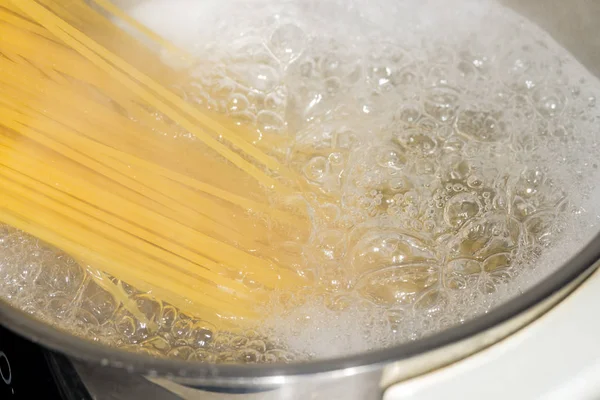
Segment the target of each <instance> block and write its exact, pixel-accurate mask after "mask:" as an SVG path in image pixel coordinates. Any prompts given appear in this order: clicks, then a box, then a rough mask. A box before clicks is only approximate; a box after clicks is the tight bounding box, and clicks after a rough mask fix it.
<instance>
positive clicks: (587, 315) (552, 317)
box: [385, 271, 600, 400]
mask: <svg viewBox="0 0 600 400" xmlns="http://www.w3.org/2000/svg"><path fill="white" fill-rule="evenodd" d="M599 311H600V271H599V272H596V273H594V275H593V276H591V277H590V278H589V279H588V280H587V281H586V282H584V283H583V284H582V286H580V287H579V288H578V289H577V290H576V291H575V292H574V293H573V294H571V295H570V296H569V297H567V298H566V299H565V300H564V301H563V302H561V303H560V304H558V305H557V306H556V307H555V308H553V309H552V310H550V311H549V312H548V313H546V314H545V315H544V316H542V317H541V318H540V319H538V320H536V321H534V322H533V323H532V324H531V325H529V326H527V327H526V328H524V329H522V330H521V331H519V332H517V333H515V334H514V335H512V336H510V337H509V338H507V339H505V340H503V341H501V342H500V343H498V344H496V345H494V346H492V347H490V348H488V349H486V350H484V351H482V352H480V353H477V354H475V355H474V356H471V357H469V358H467V359H465V360H463V361H460V362H457V363H455V364H453V365H451V366H449V367H446V368H443V369H440V370H438V371H435V372H432V373H430V374H427V375H424V376H421V377H418V378H415V379H412V380H410V381H407V382H404V383H401V384H398V385H396V386H394V387H392V388H391V389H390V390H389V391H388V393H386V396H385V400H409V399H410V400H429V399H431V400H434V399H435V400H437V399H460V400H475V399H476V400H482V399H485V400H496V399H498V400H506V399H511V400H520V399H524V400H525V399H526V400H530V399H545V400H546V399H547V400H559V399H560V400H563V399H565V400H584V399H585V400H588V399H589V400H594V399H600V312H599Z"/></svg>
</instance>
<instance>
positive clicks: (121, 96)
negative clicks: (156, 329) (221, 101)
mask: <svg viewBox="0 0 600 400" xmlns="http://www.w3.org/2000/svg"><path fill="white" fill-rule="evenodd" d="M4 3H6V4H4ZM4 3H3V4H2V8H0V53H1V54H2V57H0V70H1V71H2V74H0V93H2V94H1V95H0V184H1V185H2V188H3V189H2V190H3V196H2V199H1V200H0V221H2V222H4V223H7V224H10V225H12V226H14V227H16V228H18V229H21V230H23V231H25V232H28V233H30V234H33V235H35V236H37V237H39V238H40V239H42V240H44V241H46V242H47V243H49V244H52V245H54V246H56V247H59V248H61V249H63V250H64V251H66V252H68V253H70V254H71V255H72V256H74V257H75V258H76V259H78V260H80V261H81V262H82V263H85V264H89V265H91V266H92V267H93V268H95V269H98V270H101V271H103V272H104V273H107V274H109V275H111V276H113V277H116V278H118V279H119V280H122V281H125V282H127V283H129V284H131V285H133V286H135V287H137V288H138V289H140V290H143V291H147V292H150V293H152V294H153V295H154V296H156V297H157V298H159V299H161V300H164V301H167V302H169V303H172V304H173V305H175V306H176V307H179V308H181V309H182V310H184V311H185V312H188V313H190V314H192V315H198V316H200V317H201V318H203V319H206V320H209V321H211V322H213V323H214V324H215V325H222V324H223V323H224V321H226V320H227V319H228V318H236V319H240V318H250V317H253V316H254V310H253V304H255V303H256V302H260V301H262V300H263V299H264V296H265V290H270V289H275V288H283V289H285V288H287V289H292V288H294V287H297V286H300V285H303V284H304V281H303V279H301V278H300V277H299V276H298V274H297V273H296V272H295V271H293V270H291V269H288V268H286V266H288V265H291V264H292V263H294V260H293V259H292V258H290V257H288V256H286V254H285V252H282V251H280V250H279V249H277V248H276V246H273V243H286V242H289V241H290V240H291V241H293V240H294V239H297V238H298V236H303V235H304V236H305V235H306V229H308V228H307V227H308V224H307V222H306V219H305V218H303V217H304V216H303V215H298V214H297V209H296V208H292V209H288V210H272V209H271V208H270V204H269V203H268V202H267V201H266V195H265V194H264V192H265V191H264V190H262V187H264V186H266V187H267V188H268V189H271V190H274V191H275V193H277V194H282V196H286V195H289V194H290V193H293V192H294V190H295V189H294V188H288V187H287V186H285V185H284V184H283V183H284V182H285V183H290V184H295V182H297V181H298V180H297V179H295V178H294V174H293V173H292V172H291V171H289V170H287V169H286V168H285V167H284V166H282V165H280V164H279V162H278V161H277V160H275V159H274V158H271V157H270V156H268V155H266V154H265V153H263V152H262V151H260V150H258V148H257V147H255V146H253V145H252V143H250V142H249V141H247V140H245V139H244V136H247V137H249V135H245V134H244V133H243V131H242V133H240V130H239V129H235V128H236V125H235V124H228V122H227V121H226V120H224V119H222V118H216V117H214V116H207V115H206V114H203V113H201V112H199V111H198V110H197V109H196V108H194V107H192V106H190V105H189V104H187V103H185V102H184V101H183V100H182V99H181V98H180V97H178V96H177V95H175V94H174V93H173V92H172V91H170V90H169V89H167V88H166V87H165V86H163V85H162V83H163V82H165V83H167V84H172V83H173V82H176V81H178V80H180V81H181V80H182V79H183V78H182V77H183V76H184V75H185V74H182V73H181V71H174V70H172V69H169V68H167V67H164V66H163V65H162V64H161V63H159V62H154V63H150V64H148V63H147V62H140V60H146V61H148V60H149V59H152V58H153V57H154V55H153V54H152V53H151V52H148V51H146V50H145V49H143V46H142V45H140V44H139V43H137V42H136V41H135V40H134V39H132V38H129V37H128V36H127V35H126V34H125V33H123V32H122V31H120V33H119V35H122V36H118V35H117V33H116V31H115V29H116V28H115V27H114V25H113V24H112V23H110V21H107V20H106V18H104V17H103V16H101V15H100V14H97V13H95V12H94V11H93V10H92V9H91V8H89V7H88V6H86V5H85V4H83V3H77V2H74V3H73V2H70V3H69V7H68V8H67V7H62V6H61V5H60V4H58V2H54V1H40V2H36V1H29V0H18V1H9V2H6V1H5V2H4ZM72 3H73V4H72ZM71 5H73V6H71ZM104 5H105V6H107V5H109V3H104ZM107 8H108V9H109V10H110V7H107ZM51 10H52V11H51ZM113 11H114V10H113ZM81 16H83V17H85V18H81ZM63 18H65V19H63ZM73 21H78V22H80V23H81V22H85V23H89V24H90V26H93V27H96V28H102V29H105V30H106V31H108V32H112V33H113V35H112V36H111V35H102V34H101V33H102V30H98V31H97V32H96V33H97V34H98V36H99V37H110V38H111V40H115V41H116V40H117V39H121V37H123V38H126V39H123V41H122V43H124V45H123V46H124V47H125V48H126V49H127V51H126V52H125V53H127V54H130V55H133V58H134V59H135V60H136V61H137V62H138V65H143V66H148V65H151V67H148V68H145V70H144V72H141V71H140V70H138V69H137V68H136V67H134V66H133V65H132V64H131V63H129V62H128V61H126V60H124V59H123V58H121V57H119V56H117V55H115V54H114V53H112V52H111V51H110V50H108V49H107V48H106V47H103V46H102V45H100V44H99V43H98V42H96V41H95V40H94V39H92V38H91V37H90V36H87V35H86V34H83V33H82V32H80V31H79V30H77V29H76V28H75V27H74V26H73V25H71V23H72V22H73ZM92 30H93V29H92ZM86 32H87V31H86ZM119 46H121V43H120V44H119ZM153 61H156V60H155V59H153ZM159 65H160V67H159ZM165 71H166V72H165ZM157 116H161V117H162V118H157ZM182 132H189V133H191V134H193V135H194V136H195V137H196V138H197V139H198V140H196V141H194V142H193V143H192V145H190V142H189V141H186V142H182V141H177V140H173V139H172V136H174V135H177V134H179V135H181V134H182ZM219 139H222V140H219ZM198 166H201V168H199V167H198ZM215 171H218V173H215ZM280 176H283V177H285V179H284V180H280V179H279V177H280ZM252 181H255V182H256V183H257V184H258V186H257V184H256V183H252V184H248V182H252ZM240 187H242V188H243V189H245V192H242V193H240ZM247 189H252V190H250V192H251V193H254V194H255V195H254V196H248V190H247ZM248 210H251V211H252V212H257V213H259V214H260V213H262V214H263V215H264V216H265V217H264V218H262V220H261V218H254V217H253V216H252V215H248ZM290 227H291V228H293V229H290ZM278 228H281V229H278ZM291 232H294V234H295V237H289V234H290V233H291ZM256 287H259V288H260V290H258V289H256Z"/></svg>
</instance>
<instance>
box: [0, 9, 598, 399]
mask: <svg viewBox="0 0 600 400" xmlns="http://www.w3.org/2000/svg"><path fill="white" fill-rule="evenodd" d="M133 1H135V0H133ZM503 3H505V4H506V5H508V6H510V7H511V8H513V9H515V10H516V11H517V12H519V13H522V14H523V15H525V16H526V17H528V18H529V19H531V20H533V21H534V22H536V23H537V24H538V25H540V26H541V27H542V28H544V29H545V30H547V31H548V32H550V34H551V35H552V36H553V37H554V38H555V39H556V40H557V41H558V42H559V43H561V44H562V45H563V46H564V47H565V48H567V49H568V50H569V51H571V53H572V54H573V55H574V56H575V57H576V58H578V59H579V60H580V61H581V63H582V64H584V65H585V66H586V67H587V68H588V69H589V70H590V71H591V72H592V73H594V74H595V75H600V35H598V32H597V31H598V28H597V26H598V25H597V21H599V20H600V2H598V1H596V0H574V1H570V2H565V1H559V0H527V1H519V0H504V1H503ZM599 259H600V235H599V236H597V237H595V238H594V239H593V241H592V242H591V243H589V244H588V245H587V246H586V247H585V248H584V249H583V250H582V251H581V252H580V253H579V254H577V255H576V256H575V257H573V258H572V259H571V260H570V261H569V262H568V263H566V264H565V265H564V266H563V267H562V268H560V269H559V270H557V271H556V272H555V273H553V274H552V275H550V276H549V277H547V278H546V279H544V280H543V281H541V282H540V283H538V284H537V285H536V286H534V287H532V288H531V289H529V290H528V291H527V292H525V293H523V294H522V295H520V296H519V297H518V298H515V299H513V300H511V301H509V302H507V303H505V304H503V305H502V306H500V307H498V308H496V309H494V310H492V311H491V312H489V313H487V314H485V315H483V316H480V317H478V318H476V319H474V320H471V321H469V322H467V323H465V324H463V325H461V326H457V327H455V328H452V329H449V330H447V331H444V332H443V333H440V334H436V335H434V336H431V337H427V338H425V339H421V340H418V341H415V342H412V343H408V344H402V345H399V346H396V347H393V348H389V349H385V350H378V351H373V352H369V353H364V354H359V355H352V356H347V357H340V358H335V359H329V360H324V361H314V362H307V363H302V364H291V365H283V364H281V365H279V364H275V365H273V364H271V365H252V366H250V365H247V366H246V365H210V364H199V363H193V362H185V361H176V360H167V359H156V358H152V357H149V356H145V355H140V354H132V353H129V352H125V351H121V350H118V349H113V348H108V347H105V346H102V345H99V344H97V343H92V342H90V341H86V340H84V339H80V338H76V337H73V336H70V335H67V334H65V333H63V332H61V331H59V330H56V329H54V328H52V327H50V326H48V325H46V324H44V323H42V322H40V321H38V320H36V319H33V318H32V317H31V316H29V315H28V314H26V313H24V312H22V311H20V310H17V309H15V308H13V307H11V306H9V305H8V304H6V303H4V302H1V301H0V318H1V319H0V322H1V323H2V324H3V325H6V326H7V327H9V328H10V329H12V330H14V331H15V332H17V333H19V334H21V335H24V336H26V337H28V338H30V339H32V340H33V341H36V342H39V343H40V344H42V345H44V346H47V347H49V348H51V349H54V350H56V351H58V352H60V353H63V354H65V355H67V356H69V357H70V358H71V359H73V360H76V361H75V365H76V368H77V370H78V372H79V373H80V374H81V375H82V376H83V377H84V378H85V379H84V380H85V381H87V382H89V385H90V387H91V388H92V389H93V387H94V385H96V386H101V387H102V386H103V382H106V380H111V381H112V382H117V383H118V384H117V383H114V385H113V386H111V388H112V389H109V391H110V390H113V393H112V394H113V395H114V397H112V398H115V399H117V398H132V397H135V396H139V395H140V394H141V393H142V392H141V391H140V385H146V384H148V385H159V386H161V387H162V388H163V389H162V390H164V392H162V393H163V394H162V395H161V396H162V397H164V398H169V397H168V396H171V395H172V396H175V397H173V398H177V397H176V396H180V397H182V398H185V399H220V398H226V396H228V393H229V394H231V393H245V394H246V396H245V397H243V398H247V399H281V400H287V399H290V400H291V399H363V400H368V399H376V398H380V397H381V396H382V394H383V393H384V391H385V389H386V388H387V387H389V386H390V385H392V384H394V383H396V382H399V381H402V380H406V379H409V378H411V377H414V376H417V375H420V374H424V373H426V372H428V371H431V370H434V369H436V368H440V367H442V366H444V365H448V364H450V363H452V362H455V361H457V360H460V359H462V358H465V357H467V356H469V355H470V354H473V353H474V352H477V351H479V350H481V349H483V348H485V347H487V346H490V345H492V344H493V343H495V342H497V341H499V340H501V339H503V338H505V337H507V336H508V335H510V334H511V333H513V332H515V331H516V330H518V329H520V328H522V327H524V326H525V325H527V324H528V323H530V322H531V321H533V320H534V319H535V318H537V317H538V316H540V315H542V314H543V313H544V312H545V311H547V310H548V309H550V308H551V307H552V306H554V305H556V304H557V303H558V302H559V301H560V300H561V299H563V298H564V297H565V296H567V295H568V294H569V293H570V292H572V291H573V290H575V289H576V288H577V286H578V285H579V284H580V283H581V282H582V281H583V280H585V279H586V277H588V276H589V275H590V274H591V273H592V272H593V271H594V270H595V269H596V268H597V267H598V265H599V264H598V262H597V260H599ZM142 377H143V378H142ZM119 382H120V383H119ZM199 388H200V390H198V389H199ZM103 389H104V390H106V389H107V388H106V387H103ZM132 390H133V392H128V391H132ZM219 392H221V393H220V394H219ZM223 392H224V393H223ZM252 392H254V393H252ZM153 393H158V392H153ZM107 396H108V395H107ZM157 396H158V395H157ZM100 398H103V397H100ZM105 398H111V397H105ZM236 398H238V397H236Z"/></svg>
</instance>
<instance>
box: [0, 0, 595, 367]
mask: <svg viewBox="0 0 600 400" xmlns="http://www.w3.org/2000/svg"><path fill="white" fill-rule="evenodd" d="M373 3H374V2H368V1H366V0H364V1H363V0H356V1H339V2H337V1H302V0H298V1H288V2H276V1H272V0H268V1H247V0H246V1H225V0H220V1H215V2H197V1H193V0H192V1H184V0H178V1H173V0H161V1H155V0H152V1H149V2H146V3H144V4H142V5H140V6H139V7H137V8H135V9H132V10H130V12H131V14H132V15H133V16H135V17H137V18H139V19H140V20H142V21H143V22H145V23H146V24H148V25H149V26H150V27H152V28H154V29H155V30H156V31H158V32H160V33H161V34H163V35H164V36H166V37H167V38H169V39H170V40H172V41H173V42H174V43H175V44H177V45H179V46H181V47H183V48H185V49H186V50H188V51H190V52H192V53H194V54H195V55H197V56H198V58H199V59H201V60H203V62H205V66H204V67H203V68H200V69H198V71H197V72H196V76H195V78H196V80H197V85H196V89H197V90H194V91H190V92H188V93H186V95H187V98H188V100H189V101H192V102H196V103H198V104H200V105H202V106H203V107H209V108H211V109H214V110H217V111H219V112H222V113H226V114H228V115H230V116H231V117H232V118H235V119H237V120H239V121H243V122H244V123H246V124H252V125H254V126H256V128H257V132H258V133H259V134H258V135H257V141H260V139H261V135H260V133H275V134H278V135H281V136H284V137H287V138H289V139H290V140H291V142H292V143H293V145H292V146H291V148H290V149H288V150H287V151H286V152H285V159H286V162H287V163H289V165H290V166H291V167H292V168H293V169H295V170H296V171H297V172H298V173H299V174H301V176H303V177H304V178H305V179H306V181H307V182H309V184H310V185H312V186H314V188H316V189H318V190H320V191H322V192H324V193H328V194H330V195H331V196H330V197H329V198H330V199H332V200H331V201H330V202H329V203H323V202H314V201H312V200H311V198H308V199H307V200H308V202H309V204H310V206H311V207H312V209H313V210H314V211H315V212H314V216H315V217H314V218H313V220H312V233H311V237H310V240H309V241H308V242H307V243H302V244H301V245H302V249H301V250H302V251H301V252H300V254H301V255H299V258H298V262H299V264H301V265H302V268H303V269H304V270H305V271H310V272H311V273H312V274H313V275H314V276H315V277H316V279H318V280H319V281H320V283H321V285H322V287H325V288H326V289H327V292H326V294H322V293H320V294H318V295H317V294H314V293H310V292H308V291H307V292H305V293H304V292H303V293H300V294H296V295H294V296H289V295H285V294H282V295H281V296H276V297H275V298H274V299H273V301H272V302H271V303H270V304H268V305H266V306H265V310H264V314H265V315H270V316H272V317H270V318H268V319H267V320H266V321H263V323H262V324H261V325H260V326H257V327H256V330H254V331H244V332H216V331H215V329H214V328H212V327H211V326H209V325H207V324H206V323H203V322H202V321H199V320H195V319H192V318H190V317H188V316H185V315H183V314H181V313H179V312H178V311H177V310H176V309H175V308H173V307H172V306H170V305H167V304H162V303H160V302H158V301H156V300H155V299H153V298H152V297H150V296H149V295H147V294H144V293H138V292H136V291H135V290H134V289H133V288H127V290H129V291H130V295H131V297H132V298H133V299H134V300H135V301H136V304H137V305H138V308H139V309H140V311H141V312H142V313H143V314H144V315H145V316H146V321H140V320H139V319H137V318H135V317H134V316H133V315H132V314H130V313H129V311H127V310H125V309H124V308H123V307H121V305H119V304H117V302H116V301H115V299H114V298H113V297H112V296H111V295H109V294H108V293H106V292H104V291H103V290H101V289H100V288H99V287H98V286H96V285H95V284H94V283H93V282H92V281H91V280H90V277H89V275H88V274H87V273H86V272H84V271H83V270H82V269H81V268H80V267H79V266H78V265H77V264H76V263H75V262H74V261H73V260H72V259H70V258H69V257H68V256H67V255H64V254H60V253H58V252H57V251H56V250H53V249H50V248H47V247H46V246H44V245H43V244H41V243H39V242H38V241H37V240H35V239H33V238H31V237H28V236H26V235H24V234H22V233H19V232H17V231H14V230H13V229H10V228H7V227H5V228H3V229H2V230H1V231H0V232H1V234H0V241H1V243H2V252H1V253H0V254H1V256H0V279H2V282H3V284H2V285H0V294H1V295H2V297H4V298H6V299H8V300H9V301H10V302H12V303H13V304H16V305H18V306H19V307H21V308H24V309H26V310H28V311H29V312H31V313H33V314H35V315H38V316H40V317H42V318H44V319H46V320H47V321H49V322H51V323H54V324H57V325H59V326H61V327H63V328H65V329H68V330H70V331H73V332H75V333H77V334H80V335H85V336H87V337H91V338H93V339H94V340H98V341H102V342H105V343H108V344H112V345H117V346H121V347H127V348H132V349H135V350H137V351H147V352H149V353H151V354H154V355H167V356H171V357H179V358H186V359H196V360H204V361H218V362H270V361H282V360H283V361H291V360H295V359H306V358H310V357H327V356H334V355H338V354H341V353H350V352H358V351H363V350H367V349H371V348H377V347H384V346H390V345H393V344H397V343H402V342H407V341H411V340H415V339H418V338H420V337H422V336H424V335H428V334H431V333H434V332H439V331H441V330H443V329H445V328H447V327H449V326H451V325H455V324H458V323H461V322H463V321H465V320H467V319H469V318H472V317H473V316H476V315H479V314H481V313H485V312H487V311H488V310H490V309H491V308H492V307H494V306H496V305H497V304H499V303H501V302H503V301H505V300H506V299H507V298H509V297H511V296H514V295H518V294H519V293H520V292H522V291H523V290H525V289H526V288H527V287H528V286H530V285H531V284H532V283H535V282H537V281H539V280H540V279H541V278H543V277H544V276H547V275H548V274H549V273H550V272H552V271H553V270H554V269H556V268H558V267H559V266H560V265H561V264H562V263H563V262H565V261H566V260H568V258H569V257H570V256H572V255H573V254H575V253H576V251H577V250H578V249H579V248H580V247H581V246H582V244H583V243H586V242H587V241H588V240H589V239H590V238H591V236H592V234H594V233H595V232H596V231H597V220H598V211H599V210H598V204H600V203H599V202H598V201H597V200H598V196H597V194H598V193H596V192H595V191H594V189H593V184H594V183H595V182H597V181H598V178H599V177H598V166H597V164H596V162H597V161H596V160H598V156H599V149H598V136H599V134H600V132H598V126H599V125H598V123H599V122H600V121H599V119H600V113H599V109H598V107H597V105H596V98H597V96H598V93H599V92H600V84H599V82H598V81H597V80H596V78H594V77H592V76H590V74H588V73H587V72H586V71H585V70H584V68H583V67H581V66H580V65H579V64H578V63H577V62H576V61H575V60H574V59H573V58H572V57H571V56H570V55H569V53H568V52H566V51H565V50H564V49H562V48H560V47H559V46H558V45H557V44H556V43H555V42H554V41H553V40H552V39H551V38H550V37H549V36H548V35H547V34H546V33H544V32H542V31H541V30H540V29H538V28H537V27H535V26H533V25H532V24H531V23H530V22H528V21H526V20H523V19H521V18H520V17H518V16H516V15H515V14H513V13H512V12H510V11H509V10H506V9H504V8H502V7H501V6H499V5H496V4H495V3H492V2H486V1H479V0H478V1H467V0H455V1H452V0H450V1H449V0H444V1H442V0H432V1H428V2H421V1H416V0H405V1H400V2H398V1H380V2H375V3H377V4H373ZM421 3H425V4H421ZM167 10H168V11H167ZM165 61H166V62H169V63H172V64H173V65H176V62H177V60H174V59H171V58H169V56H168V55H167V54H165ZM206 65H209V66H210V68H207V67H206ZM595 200H596V201H595ZM147 321H152V322H154V323H156V325H157V326H158V328H156V329H153V328H151V327H150V326H148V324H147Z"/></svg>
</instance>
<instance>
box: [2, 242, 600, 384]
mask: <svg viewBox="0 0 600 400" xmlns="http://www.w3.org/2000/svg"><path fill="white" fill-rule="evenodd" d="M599 259H600V234H597V235H596V236H595V237H594V238H593V239H592V240H591V241H590V242H589V243H588V244H587V245H586V246H585V247H584V248H583V249H582V250H581V251H580V252H579V253H578V254H576V255H575V256H573V257H572V258H571V259H570V260H569V261H567V262H566V263H565V265H563V266H561V267H560V268H558V269H557V270H556V271H554V272H553V273H551V274H550V275H549V276H547V277H546V278H544V279H543V280H542V281H540V282H538V283H537V284H535V285H534V286H532V287H531V288H529V289H528V290H526V291H525V292H523V293H522V294H520V295H518V296H516V297H514V298H513V299H511V300H509V301H507V302H505V303H503V304H502V305H499V306H497V307H495V308H493V309H492V310H491V311H489V312H488V313H486V314H484V315H481V316H478V317H475V318H473V319H471V320H469V321H467V322H465V323H463V324H461V325H457V326H455V327H452V328H449V329H446V330H444V331H442V332H440V333H437V334H434V335H431V336H428V337H425V338H422V339H418V340H416V341H414V342H409V343H404V344H400V345H397V346H393V347H389V348H385V349H379V350H374V351H369V352H363V353H356V354H351V355H347V356H342V357H335V358H329V359H322V360H315V361H308V362H302V363H292V364H283V363H276V364H252V365H243V364H239V365H237V364H236V365H231V364H208V363H198V362H193V361H184V360H176V359H166V358H165V359H163V358H156V357H152V356H149V355H145V354H137V353H133V352H128V351H125V350H121V349H118V348H113V347H109V346H106V345H103V344H100V343H96V342H93V341H90V340H87V339H83V338H80V337H77V336H74V335H71V334H69V333H67V332H65V331H63V330H60V329H59V328H56V327H54V326H51V325H49V324H46V323H45V322H43V321H41V320H39V319H37V318H34V317H33V316H31V315H29V314H27V313H25V312H23V311H21V310H19V309H17V308H15V307H13V306H11V305H9V304H8V303H7V302H5V301H1V300H0V317H1V319H0V322H1V323H2V325H5V326H6V327H7V328H8V329H11V330H13V331H15V332H16V333H18V334H21V335H23V336H25V337H27V338H29V339H30V340H33V341H34V342H36V343H39V344H41V345H43V346H45V347H48V348H50V349H52V350H54V351H58V352H60V353H63V354H65V355H67V356H69V357H72V358H73V359H76V360H81V361H86V362H93V363H97V364H100V365H103V366H111V367H116V368H124V369H126V370H127V372H130V373H139V374H142V375H149V376H165V377H168V378H183V379H185V380H186V381H187V380H197V381H198V382H210V381H216V380H219V381H223V380H225V381H228V380H234V379H236V380H240V379H241V380H246V379H249V380H252V381H253V382H255V383H258V381H266V380H268V381H270V382H271V383H283V382H284V381H285V378H286V377H293V376H297V377H299V376H305V375H312V374H320V373H328V372H332V371H339V370H350V369H353V370H355V371H358V370H359V369H362V368H368V367H372V366H376V365H381V364H385V363H390V362H395V361H401V360H405V359H408V358H411V357H415V356H418V355H421V354H424V353H427V352H430V351H433V350H436V349H439V348H442V347H444V346H448V345H451V344H453V343H456V342H459V341H462V340H465V339H468V338H469V337H471V336H474V335H476V334H478V333H481V332H483V331H486V330H488V329H490V328H492V327H494V326H496V325H500V324H501V323H503V322H506V321H508V320H510V319H511V318H513V317H515V316H517V315H518V314H521V313H522V312H525V311H526V310H528V309H529V308H531V307H533V306H535V305H536V304H538V303H540V302H542V301H543V300H545V299H547V298H548V297H550V296H552V295H553V294H554V293H556V292H558V291H559V290H560V289H561V288H563V287H564V286H566V285H568V284H569V283H571V282H573V281H574V280H575V279H576V278H577V277H578V276H580V275H581V274H583V273H584V272H585V271H587V270H588V269H590V268H592V267H595V266H594V263H595V262H596V261H598V260H599Z"/></svg>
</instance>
